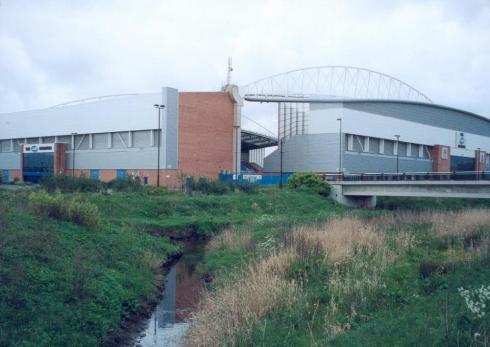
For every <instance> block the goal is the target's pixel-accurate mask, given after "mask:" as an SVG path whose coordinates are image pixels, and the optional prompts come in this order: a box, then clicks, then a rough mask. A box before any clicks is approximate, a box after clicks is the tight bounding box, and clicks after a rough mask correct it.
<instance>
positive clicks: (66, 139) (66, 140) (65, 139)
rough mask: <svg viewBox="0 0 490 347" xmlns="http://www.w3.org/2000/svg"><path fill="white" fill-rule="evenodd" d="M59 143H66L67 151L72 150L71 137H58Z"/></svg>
mask: <svg viewBox="0 0 490 347" xmlns="http://www.w3.org/2000/svg"><path fill="white" fill-rule="evenodd" d="M57 141H58V143H66V149H67V150H71V135H65V136H58V138H57Z"/></svg>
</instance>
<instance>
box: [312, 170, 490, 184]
mask: <svg viewBox="0 0 490 347" xmlns="http://www.w3.org/2000/svg"><path fill="white" fill-rule="evenodd" d="M321 176H323V178H324V179H325V180H326V181H329V182H330V181H480V180H490V171H454V172H403V173H349V174H347V173H332V174H321Z"/></svg>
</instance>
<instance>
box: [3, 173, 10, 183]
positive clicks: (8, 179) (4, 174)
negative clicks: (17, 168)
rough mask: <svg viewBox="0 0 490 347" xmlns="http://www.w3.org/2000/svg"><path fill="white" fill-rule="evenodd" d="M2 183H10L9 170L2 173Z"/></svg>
mask: <svg viewBox="0 0 490 347" xmlns="http://www.w3.org/2000/svg"><path fill="white" fill-rule="evenodd" d="M2 182H3V183H8V182H10V177H9V170H3V171H2Z"/></svg>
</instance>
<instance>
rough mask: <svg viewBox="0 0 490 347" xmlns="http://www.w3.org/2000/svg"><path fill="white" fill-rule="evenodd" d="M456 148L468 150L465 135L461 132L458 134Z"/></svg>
mask: <svg viewBox="0 0 490 347" xmlns="http://www.w3.org/2000/svg"><path fill="white" fill-rule="evenodd" d="M456 147H458V148H466V138H465V134H464V133H462V132H459V131H458V132H457V133H456Z"/></svg>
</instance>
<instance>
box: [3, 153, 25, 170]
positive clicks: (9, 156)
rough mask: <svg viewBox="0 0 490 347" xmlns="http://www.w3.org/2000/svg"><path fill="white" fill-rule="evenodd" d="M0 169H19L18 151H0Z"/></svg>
mask: <svg viewBox="0 0 490 347" xmlns="http://www.w3.org/2000/svg"><path fill="white" fill-rule="evenodd" d="M0 169H10V170H20V155H19V153H15V152H10V153H0Z"/></svg>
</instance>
